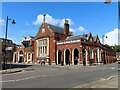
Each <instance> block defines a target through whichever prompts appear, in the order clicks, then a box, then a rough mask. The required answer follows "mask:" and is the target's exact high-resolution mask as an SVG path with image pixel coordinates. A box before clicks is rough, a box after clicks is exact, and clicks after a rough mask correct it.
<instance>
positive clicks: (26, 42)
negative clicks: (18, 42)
mask: <svg viewBox="0 0 120 90" xmlns="http://www.w3.org/2000/svg"><path fill="white" fill-rule="evenodd" d="M22 44H23V45H24V47H25V48H26V47H29V46H30V41H23V42H22Z"/></svg>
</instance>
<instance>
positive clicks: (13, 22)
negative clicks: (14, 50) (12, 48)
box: [3, 16, 16, 70]
mask: <svg viewBox="0 0 120 90" xmlns="http://www.w3.org/2000/svg"><path fill="white" fill-rule="evenodd" d="M9 20H12V24H15V23H16V22H15V20H14V19H10V18H8V16H7V19H6V32H5V57H4V62H3V69H4V70H5V69H6V63H7V62H6V47H7V45H6V41H7V32H8V21H9Z"/></svg>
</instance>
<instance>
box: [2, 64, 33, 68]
mask: <svg viewBox="0 0 120 90" xmlns="http://www.w3.org/2000/svg"><path fill="white" fill-rule="evenodd" d="M31 66H32V65H25V64H6V69H10V68H11V69H13V68H27V67H31ZM2 69H3V64H2Z"/></svg>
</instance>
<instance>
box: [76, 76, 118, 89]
mask: <svg viewBox="0 0 120 90" xmlns="http://www.w3.org/2000/svg"><path fill="white" fill-rule="evenodd" d="M74 88H118V76H114V77H111V78H107V79H100V80H97V81H93V82H90V83H87V84H83V85H79V86H76V87H74Z"/></svg>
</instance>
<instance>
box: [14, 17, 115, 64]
mask: <svg viewBox="0 0 120 90" xmlns="http://www.w3.org/2000/svg"><path fill="white" fill-rule="evenodd" d="M42 60H44V61H45V62H46V63H48V64H61V62H63V63H64V64H65V65H67V64H73V65H78V64H83V61H85V63H86V65H87V64H90V63H92V64H100V63H104V64H107V63H113V62H115V61H116V53H115V51H114V50H112V49H111V48H110V47H109V46H106V45H103V44H101V43H100V40H99V37H98V35H96V36H93V35H92V33H88V34H83V35H77V36H73V35H72V34H71V32H70V31H69V22H68V20H65V22H64V28H61V27H58V26H54V25H51V24H48V23H46V22H45V17H44V19H43V23H42V25H41V27H40V28H39V30H38V33H37V35H36V36H35V37H30V36H28V37H27V38H26V39H25V37H23V39H22V40H21V45H20V46H19V47H18V49H17V50H16V52H14V55H13V62H18V63H34V62H35V63H38V62H41V61H42Z"/></svg>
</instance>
